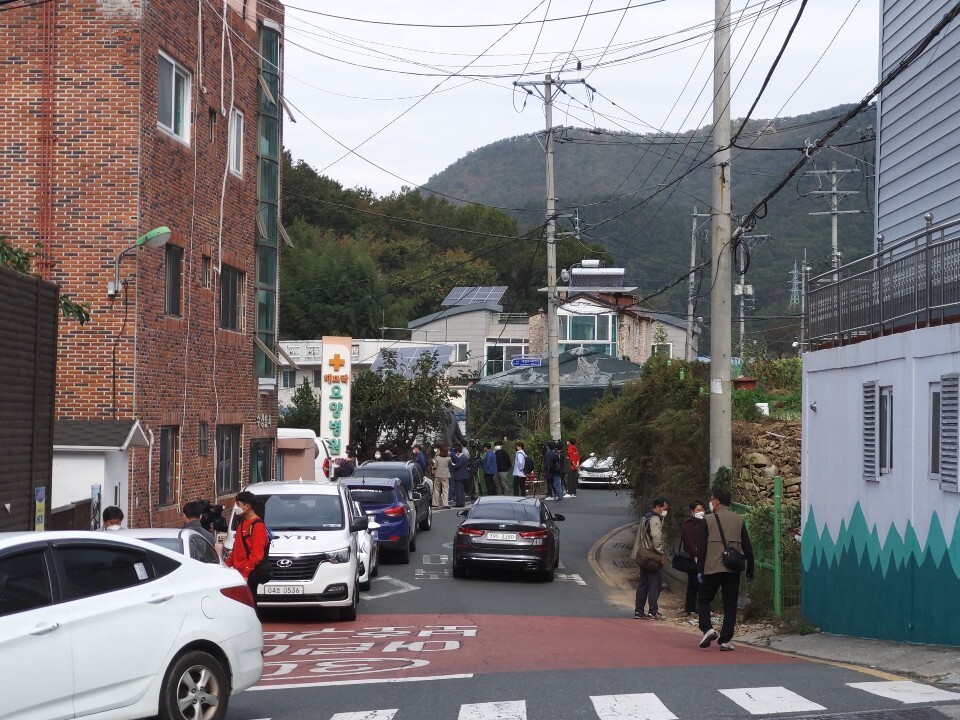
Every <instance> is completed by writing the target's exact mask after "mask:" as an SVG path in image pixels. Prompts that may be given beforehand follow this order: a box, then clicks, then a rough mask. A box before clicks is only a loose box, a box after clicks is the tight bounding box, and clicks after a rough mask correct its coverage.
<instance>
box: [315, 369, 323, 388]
mask: <svg viewBox="0 0 960 720" xmlns="http://www.w3.org/2000/svg"><path fill="white" fill-rule="evenodd" d="M313 386H314V387H323V370H314V371H313Z"/></svg>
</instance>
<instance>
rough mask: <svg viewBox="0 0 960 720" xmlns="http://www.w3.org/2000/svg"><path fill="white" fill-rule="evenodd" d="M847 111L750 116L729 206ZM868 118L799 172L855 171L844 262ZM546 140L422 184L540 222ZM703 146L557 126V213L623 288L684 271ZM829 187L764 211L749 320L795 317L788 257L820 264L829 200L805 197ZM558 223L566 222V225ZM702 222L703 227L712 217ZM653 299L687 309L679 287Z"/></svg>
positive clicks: (785, 195)
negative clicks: (624, 281)
mask: <svg viewBox="0 0 960 720" xmlns="http://www.w3.org/2000/svg"><path fill="white" fill-rule="evenodd" d="M849 107H850V106H841V107H836V108H831V109H829V110H824V111H821V112H817V113H812V114H809V115H801V116H798V117H790V118H779V119H776V120H756V121H750V122H748V123H747V125H746V127H745V128H744V130H743V133H742V134H741V135H740V138H739V140H738V142H737V147H736V148H734V150H733V152H732V176H733V193H732V197H733V212H734V213H735V214H736V213H745V212H746V211H748V210H749V209H750V208H751V207H752V206H753V205H754V204H755V203H756V202H757V201H759V200H760V199H761V198H762V197H763V196H764V195H765V194H766V192H767V191H768V190H769V189H771V188H772V187H773V186H774V185H775V184H776V183H777V182H778V181H779V180H780V178H781V177H782V176H783V174H784V173H785V172H786V170H787V169H788V168H789V166H790V165H791V164H792V163H793V162H794V161H795V160H796V159H797V157H798V156H799V155H800V153H801V152H802V151H803V148H804V146H805V143H806V142H809V141H810V140H815V139H816V138H818V137H820V136H821V135H822V134H823V133H824V132H825V131H826V129H827V128H829V127H830V126H831V125H832V124H833V123H834V122H835V121H836V119H837V118H839V116H841V115H842V114H843V113H844V112H845V111H846V110H848V109H849ZM874 115H875V113H874V109H873V108H870V109H868V110H867V111H865V112H864V113H862V114H861V115H860V116H858V117H857V118H856V119H854V120H853V121H852V122H851V123H849V124H848V125H847V127H846V128H844V129H843V130H841V131H840V132H839V133H837V134H836V135H835V136H834V137H833V138H832V140H831V144H830V147H829V148H826V149H824V150H822V151H820V152H819V153H817V154H815V155H814V157H813V158H812V159H811V160H810V162H809V163H808V165H807V167H806V168H804V170H805V171H806V172H809V171H813V170H829V169H830V164H831V162H836V164H837V168H838V169H847V170H850V169H856V170H858V171H859V172H857V173H853V174H847V175H845V176H844V177H843V179H842V181H841V184H840V189H841V190H854V191H859V194H857V195H850V196H848V197H846V198H844V199H843V200H841V204H840V209H841V210H858V211H861V212H860V214H851V215H841V216H840V218H839V233H838V235H839V246H840V250H841V252H842V253H843V261H844V262H846V261H848V260H852V259H854V258H856V257H860V256H862V255H864V254H867V253H869V252H872V242H873V240H872V235H873V217H872V214H871V213H872V210H873V192H874V178H873V172H874V169H873V164H872V163H873V158H874V143H873V139H872V137H873V132H872V129H873V125H874ZM733 127H734V131H736V129H737V128H739V122H738V121H734V123H733ZM542 141H543V137H542V134H541V135H540V136H539V137H538V136H535V135H528V136H520V137H514V138H509V139H506V140H502V141H500V142H497V143H493V144H491V145H488V146H486V147H482V148H479V149H477V150H475V151H473V152H471V153H469V154H467V155H466V156H465V157H464V158H462V159H461V160H459V161H457V162H456V163H454V164H453V165H451V166H450V167H448V168H446V169H445V170H443V171H442V172H440V173H439V174H437V175H435V176H434V177H432V178H431V179H430V180H429V182H428V183H427V186H428V187H429V188H430V189H431V190H433V191H435V192H437V193H442V194H444V195H446V196H450V197H454V198H466V199H469V200H471V201H475V202H482V203H485V204H488V205H494V206H499V207H503V208H512V209H511V210H508V212H509V214H510V215H511V216H512V217H514V218H515V219H516V220H517V221H518V223H519V224H520V226H521V227H526V226H528V225H533V224H535V223H538V222H541V221H542V218H543V207H544V196H545V178H544V153H543V148H542ZM711 151H712V145H711V142H710V138H709V128H702V129H700V130H697V131H695V132H689V133H683V134H680V135H676V136H674V135H670V134H658V133H651V134H646V135H630V134H626V133H623V132H614V131H607V130H599V131H598V130H586V129H574V128H565V129H564V130H563V131H562V132H560V133H559V134H558V138H557V144H556V152H555V178H556V189H557V196H558V212H560V213H564V214H579V222H580V228H581V237H582V238H583V239H584V240H585V241H589V242H599V243H600V244H602V245H603V247H604V248H606V249H607V250H608V251H609V252H610V253H611V255H612V256H613V257H614V258H615V259H616V260H617V261H618V262H621V263H623V264H624V265H625V267H626V268H627V270H628V278H629V279H630V280H631V284H633V285H637V286H639V287H640V291H641V292H646V293H649V292H653V291H654V290H656V289H659V288H661V287H662V286H664V285H665V284H667V283H668V282H670V281H671V280H673V279H675V278H676V277H678V276H679V275H680V274H682V273H683V272H684V271H685V268H687V267H689V262H690V239H691V230H692V217H691V214H692V212H693V208H694V206H696V207H697V209H698V211H699V212H701V213H705V212H709V201H710V198H711V167H710V162H709V160H708V159H707V158H708V157H709V155H710V152H711ZM700 163H702V165H700V166H699V167H697V165H698V164H700ZM691 168H693V169H692V171H691ZM688 171H690V172H689V174H687V175H686V176H685V177H683V179H682V180H681V181H679V182H677V183H675V181H676V180H677V179H678V178H680V177H681V176H682V175H684V174H685V173H687V172H688ZM668 183H670V184H668ZM829 188H830V185H829V180H828V178H827V177H826V176H825V175H820V176H819V177H818V176H816V175H811V174H808V175H801V176H798V177H797V178H796V179H794V180H793V181H792V182H791V183H790V185H788V186H787V187H786V188H785V189H784V190H783V191H782V192H781V193H780V195H779V196H778V197H777V198H776V199H775V200H773V201H772V202H771V203H770V204H769V207H768V208H767V214H766V217H765V218H764V219H762V220H761V221H760V222H759V223H758V224H757V227H756V229H755V230H754V231H753V233H752V234H754V235H761V234H764V235H770V236H771V238H770V239H769V240H768V241H765V242H763V244H758V245H757V246H756V247H753V248H752V250H751V259H750V266H749V269H748V274H747V282H748V283H750V284H753V285H754V287H755V291H756V293H757V300H756V309H755V311H754V312H753V314H754V315H768V316H777V315H780V316H782V315H784V314H789V313H790V312H796V310H793V311H791V310H790V309H789V307H788V300H789V292H790V287H789V282H790V274H789V273H790V271H791V270H792V269H793V267H794V262H795V261H801V260H802V259H803V256H804V250H805V249H806V252H807V258H808V260H809V262H810V264H811V265H812V266H813V268H814V272H816V271H817V270H819V269H827V267H828V266H827V265H826V263H827V261H828V257H829V252H830V217H829V216H811V215H809V213H811V212H816V211H825V210H829V199H828V197H826V196H822V195H816V194H812V192H813V191H817V190H829ZM519 208H531V209H530V210H522V209H519ZM560 222H561V224H565V225H566V228H567V229H572V224H571V223H572V221H571V220H561V221H560ZM699 222H701V223H703V226H702V227H703V229H704V230H705V231H708V230H709V220H708V219H706V218H700V220H699ZM756 242H757V243H759V242H761V241H759V240H758V241H756ZM699 244H700V248H699V257H700V259H703V258H705V257H707V254H706V253H709V243H708V239H707V233H706V232H702V233H701V234H700V243H699ZM701 295H702V296H704V297H703V298H701V301H700V303H699V305H698V309H697V313H698V314H699V315H703V316H705V317H709V314H710V313H709V303H708V296H709V278H707V279H706V280H704V281H702V282H701ZM651 304H654V305H659V306H660V307H661V308H662V309H664V310H666V311H668V312H673V313H676V314H680V315H685V313H686V285H685V283H681V284H679V285H678V286H677V287H676V288H675V289H674V290H672V291H670V292H668V293H666V294H664V295H662V296H659V297H658V298H657V299H656V300H652V301H651ZM788 325H790V323H787V322H784V321H779V320H778V321H777V322H767V323H764V324H760V323H759V322H757V323H754V324H752V325H751V326H750V330H751V331H753V330H760V329H762V328H763V327H764V326H768V327H770V328H777V326H781V328H782V330H783V332H780V335H781V336H783V338H784V339H787V336H789V335H790V334H791V333H792V332H794V329H795V328H793V327H785V326H788ZM770 340H771V341H775V340H776V331H772V332H771V333H770Z"/></svg>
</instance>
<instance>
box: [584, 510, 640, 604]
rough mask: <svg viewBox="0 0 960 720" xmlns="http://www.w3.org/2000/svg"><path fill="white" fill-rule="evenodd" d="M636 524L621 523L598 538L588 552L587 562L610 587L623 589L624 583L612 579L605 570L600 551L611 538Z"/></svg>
mask: <svg viewBox="0 0 960 720" xmlns="http://www.w3.org/2000/svg"><path fill="white" fill-rule="evenodd" d="M634 525H636V523H627V524H626V525H621V526H620V527H617V528H614V529H613V530H611V531H610V532H608V533H607V534H606V535H604V536H603V537H602V538H600V539H599V540H597V541H596V542H595V543H594V544H593V545H592V546H591V548H590V552H589V553H588V554H587V562H588V563H590V567H591V568H593V571H594V572H595V573H596V574H597V576H598V577H599V578H600V579H601V580H603V582H605V583H606V584H607V585H608V586H609V587H612V588H616V587H619V588H621V589H622V588H623V586H622V585H620V584H619V583H616V582H614V581H613V580H611V579H610V576H609V575H607V573H606V572H604V570H603V568H602V567H601V566H600V561H599V560H598V558H599V556H600V551H601V550H602V549H603V546H604V545H606V544H607V543H608V542H609V541H610V540H611V538H613V537H614V536H615V535H618V534H619V533H621V532H623V531H624V530H626V529H627V528H631V527H633V526H634Z"/></svg>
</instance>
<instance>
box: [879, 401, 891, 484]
mask: <svg viewBox="0 0 960 720" xmlns="http://www.w3.org/2000/svg"><path fill="white" fill-rule="evenodd" d="M877 413H878V415H877V419H878V422H877V426H878V427H877V432H878V437H879V440H880V442H879V445H878V448H877V449H878V456H877V460H878V465H879V471H880V474H881V475H889V474H890V473H892V472H893V387H892V386H890V385H884V386H882V387H881V388H880V396H879V403H878V405H877Z"/></svg>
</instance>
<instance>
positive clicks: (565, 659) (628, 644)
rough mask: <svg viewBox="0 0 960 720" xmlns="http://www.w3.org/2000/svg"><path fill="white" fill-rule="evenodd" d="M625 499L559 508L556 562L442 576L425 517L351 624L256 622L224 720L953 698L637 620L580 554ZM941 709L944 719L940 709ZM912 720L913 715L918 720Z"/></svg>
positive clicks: (683, 714) (613, 523) (447, 719)
mask: <svg viewBox="0 0 960 720" xmlns="http://www.w3.org/2000/svg"><path fill="white" fill-rule="evenodd" d="M626 506H627V500H626V499H625V498H624V497H623V496H617V495H616V494H615V493H612V492H608V491H602V490H594V491H586V490H585V491H581V493H580V496H579V497H577V498H576V499H570V500H567V501H565V502H564V503H563V504H562V505H559V506H557V507H556V509H555V511H556V512H560V513H563V514H564V515H566V516H567V520H566V521H565V522H564V523H563V524H562V529H563V531H562V535H561V562H562V567H561V568H560V570H559V571H558V573H557V579H556V581H555V582H553V583H543V582H538V581H534V580H531V579H529V578H527V577H525V576H523V575H516V574H515V575H506V576H504V575H500V574H496V573H484V574H479V575H474V576H471V577H470V578H467V579H457V580H454V579H453V578H452V577H451V576H450V562H449V556H450V554H451V552H450V546H451V541H452V539H453V533H454V528H455V526H456V522H457V518H456V516H455V515H454V514H453V512H452V511H449V510H447V511H442V512H439V513H437V514H436V515H435V517H434V528H433V530H432V531H431V532H427V533H422V534H421V535H420V536H419V540H418V550H419V552H418V554H416V555H415V556H414V557H413V558H412V561H411V564H410V565H406V566H404V565H394V564H386V563H385V564H383V565H382V566H381V575H380V577H379V578H377V579H375V580H374V582H373V587H372V588H371V590H370V592H369V593H365V594H364V597H363V601H362V603H361V606H360V617H359V618H358V620H357V621H356V622H351V623H341V622H336V621H334V620H332V615H330V616H328V615H327V614H326V613H313V612H297V613H296V614H289V613H285V614H281V613H278V612H275V613H271V614H269V615H265V616H264V630H265V638H266V644H267V650H266V662H267V665H266V670H265V674H264V678H263V680H262V681H261V683H260V685H259V686H258V688H257V689H256V690H254V691H250V692H246V693H243V694H242V695H241V696H239V697H237V698H234V700H233V702H232V703H231V709H230V713H229V716H228V717H229V718H230V719H231V720H259V719H261V718H270V719H271V720H524V719H526V718H530V719H532V720H548V719H551V720H552V719H562V720H566V719H567V718H570V719H574V718H584V719H587V718H590V719H593V720H613V718H617V719H618V720H624V719H628V718H634V719H637V720H671V719H673V718H698V719H699V720H703V719H712V718H718V719H719V718H742V717H752V716H753V715H757V714H761V715H779V716H781V717H785V716H791V715H795V714H798V713H810V712H817V713H819V714H826V713H839V712H854V711H877V710H887V709H903V708H906V707H918V706H925V705H929V704H931V703H949V702H958V701H960V694H952V693H946V692H944V691H942V690H938V689H937V688H933V687H930V686H927V685H922V684H917V683H909V682H903V681H901V680H900V679H897V678H892V677H890V676H878V675H876V674H868V673H866V672H862V671H859V670H857V669H852V668H842V667H837V666H835V665H829V664H824V663H814V662H809V661H805V660H802V659H800V658H796V657H792V656H789V655H784V654H779V653H774V652H770V651H766V650H761V649H754V648H749V647H747V646H742V645H741V646H739V647H738V648H737V650H736V651H735V652H732V653H727V652H719V651H718V650H717V648H716V646H714V647H713V648H710V649H707V650H701V649H700V648H699V647H697V641H698V640H699V635H697V634H694V633H691V632H685V631H684V630H681V629H677V628H675V627H672V626H668V625H665V624H661V623H657V622H653V621H636V620H633V619H632V617H631V616H632V611H631V610H630V609H629V608H624V607H623V605H622V604H618V603H616V602H615V601H614V599H613V597H612V595H611V592H610V589H609V587H608V586H607V585H606V584H605V583H604V582H603V581H602V580H601V579H600V578H599V577H598V576H597V575H596V574H595V572H594V571H593V569H592V567H591V565H590V562H589V560H588V557H589V555H590V549H591V547H592V546H593V544H594V543H595V542H596V540H597V539H598V538H600V537H602V536H603V535H604V534H606V533H607V532H609V531H610V530H611V529H613V528H615V527H617V526H619V525H622V524H623V523H624V522H626V521H627V520H628V516H627V512H626ZM941 717H942V716H941ZM916 720H919V718H916Z"/></svg>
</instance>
